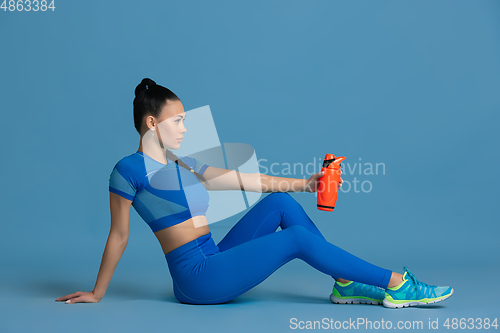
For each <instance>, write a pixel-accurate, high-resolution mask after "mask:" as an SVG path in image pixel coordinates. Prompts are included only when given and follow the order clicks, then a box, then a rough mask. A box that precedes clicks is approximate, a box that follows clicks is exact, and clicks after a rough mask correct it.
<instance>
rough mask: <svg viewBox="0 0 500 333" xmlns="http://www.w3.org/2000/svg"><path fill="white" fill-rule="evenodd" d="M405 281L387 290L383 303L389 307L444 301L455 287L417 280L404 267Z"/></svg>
mask: <svg viewBox="0 0 500 333" xmlns="http://www.w3.org/2000/svg"><path fill="white" fill-rule="evenodd" d="M404 270H405V273H404V275H403V282H401V284H399V285H398V286H396V287H392V288H389V287H387V289H386V290H385V298H384V301H383V304H384V306H385V307H388V308H402V307H408V306H414V305H426V304H432V303H437V302H441V301H444V300H445V299H447V298H448V297H450V296H451V295H453V288H452V287H449V286H446V287H438V286H431V285H428V284H426V283H423V282H422V281H419V280H417V279H416V278H415V277H414V276H413V274H412V273H411V272H410V270H409V269H408V268H406V267H405V268H404Z"/></svg>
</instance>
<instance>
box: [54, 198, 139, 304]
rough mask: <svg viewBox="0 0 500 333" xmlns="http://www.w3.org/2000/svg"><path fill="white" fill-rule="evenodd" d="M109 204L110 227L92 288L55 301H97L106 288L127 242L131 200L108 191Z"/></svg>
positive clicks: (102, 295)
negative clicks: (89, 290)
mask: <svg viewBox="0 0 500 333" xmlns="http://www.w3.org/2000/svg"><path fill="white" fill-rule="evenodd" d="M109 205H110V211H111V227H110V231H109V236H108V240H107V242H106V247H105V249H104V253H103V255H102V260H101V267H100V268H99V273H98V274H97V280H96V283H95V286H94V290H92V291H91V292H90V293H89V292H83V291H78V292H76V293H74V294H70V295H66V296H62V297H59V298H57V299H56V301H67V300H70V301H69V302H67V303H79V302H94V303H95V302H99V301H100V300H101V299H102V298H103V297H104V294H105V293H106V290H107V289H108V286H109V282H110V281H111V278H112V276H113V273H114V272H115V269H116V266H117V265H118V262H119V261H120V258H121V256H122V254H123V252H124V251H125V248H126V247H127V243H128V235H129V220H130V206H131V205H132V201H130V200H128V199H125V198H123V197H121V196H119V195H118V194H115V193H113V192H109Z"/></svg>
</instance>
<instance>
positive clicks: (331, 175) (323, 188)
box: [316, 154, 347, 212]
mask: <svg viewBox="0 0 500 333" xmlns="http://www.w3.org/2000/svg"><path fill="white" fill-rule="evenodd" d="M346 158H347V157H344V156H339V157H335V155H333V154H326V156H325V160H324V161H323V167H322V168H321V172H324V174H323V176H321V177H320V178H318V181H319V185H318V200H317V205H316V207H317V208H318V209H319V210H324V211H327V212H331V211H333V209H334V208H335V203H336V202H337V196H338V194H339V182H340V173H341V170H340V162H342V161H343V160H345V159H346Z"/></svg>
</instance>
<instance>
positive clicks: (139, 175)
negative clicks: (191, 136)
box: [109, 151, 209, 232]
mask: <svg viewBox="0 0 500 333" xmlns="http://www.w3.org/2000/svg"><path fill="white" fill-rule="evenodd" d="M178 157H179V158H180V159H181V160H182V161H184V163H186V164H187V165H188V166H189V167H191V168H192V169H193V170H194V171H195V172H197V173H199V174H200V175H203V173H204V172H205V170H206V169H207V168H208V165H207V164H205V163H203V162H200V161H199V160H197V159H195V158H193V157H187V156H178ZM167 162H168V163H167V164H163V163H160V162H158V161H156V160H155V159H153V158H151V157H150V156H148V155H146V154H144V153H143V152H141V151H137V152H135V153H134V154H131V155H128V156H126V157H124V158H122V159H121V160H119V161H118V162H117V163H116V165H115V166H114V168H113V171H112V172H111V175H110V177H109V191H110V192H113V193H116V194H118V195H120V196H122V197H124V198H126V199H128V200H131V201H132V206H133V207H134V209H135V210H136V212H137V213H138V214H139V215H140V216H141V218H142V219H143V220H144V221H145V222H146V223H147V224H148V225H149V227H150V228H151V230H153V232H156V231H159V230H162V229H165V228H167V227H170V226H173V225H175V224H179V223H181V222H184V221H186V220H188V219H190V218H192V217H193V216H197V215H205V213H206V211H207V209H208V201H209V195H208V192H207V190H206V189H205V186H203V184H202V183H201V182H200V181H199V180H198V178H197V177H196V176H195V175H194V174H193V173H192V172H190V171H189V170H186V169H185V168H183V167H181V166H179V165H177V163H175V162H174V161H172V160H170V159H167ZM146 170H147V172H146Z"/></svg>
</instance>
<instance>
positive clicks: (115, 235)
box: [109, 231, 128, 246]
mask: <svg viewBox="0 0 500 333" xmlns="http://www.w3.org/2000/svg"><path fill="white" fill-rule="evenodd" d="M109 239H111V240H113V242H116V243H118V244H120V245H123V246H127V244H128V233H124V232H117V231H114V232H113V231H111V232H110V233H109Z"/></svg>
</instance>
